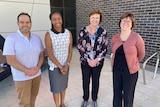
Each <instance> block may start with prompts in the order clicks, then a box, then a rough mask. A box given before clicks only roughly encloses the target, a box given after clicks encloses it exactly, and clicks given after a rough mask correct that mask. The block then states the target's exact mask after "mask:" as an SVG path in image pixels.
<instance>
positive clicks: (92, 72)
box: [78, 9, 108, 107]
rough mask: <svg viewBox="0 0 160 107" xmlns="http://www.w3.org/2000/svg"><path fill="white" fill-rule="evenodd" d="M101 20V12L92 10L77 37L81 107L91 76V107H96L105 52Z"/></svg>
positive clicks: (86, 100)
mask: <svg viewBox="0 0 160 107" xmlns="http://www.w3.org/2000/svg"><path fill="white" fill-rule="evenodd" d="M101 21H102V12H101V11H100V10H97V9H95V10H93V11H92V12H91V13H90V14H89V22H90V24H89V25H88V26H86V27H84V28H82V29H81V31H80V34H79V38H78V50H79V53H80V61H81V69H82V79H83V100H84V101H83V102H82V105H81V107H86V106H87V103H88V99H89V84H90V77H92V100H93V103H92V105H93V107H97V106H98V105H97V94H98V89H99V77H100V72H101V69H102V67H103V62H104V58H105V55H106V53H107V45H108V40H107V32H106V30H105V29H103V28H102V27H100V26H99V23H100V22H101Z"/></svg>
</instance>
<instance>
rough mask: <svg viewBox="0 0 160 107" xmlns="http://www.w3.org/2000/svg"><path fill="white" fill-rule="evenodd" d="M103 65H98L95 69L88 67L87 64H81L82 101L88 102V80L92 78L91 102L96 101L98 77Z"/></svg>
mask: <svg viewBox="0 0 160 107" xmlns="http://www.w3.org/2000/svg"><path fill="white" fill-rule="evenodd" d="M102 67H103V64H100V65H98V66H96V67H90V66H89V65H88V64H87V65H83V64H81V69H82V79H83V99H84V101H88V99H89V93H90V92H89V84H90V78H92V100H93V101H96V100H97V94H98V90H99V77H100V73H101V69H102Z"/></svg>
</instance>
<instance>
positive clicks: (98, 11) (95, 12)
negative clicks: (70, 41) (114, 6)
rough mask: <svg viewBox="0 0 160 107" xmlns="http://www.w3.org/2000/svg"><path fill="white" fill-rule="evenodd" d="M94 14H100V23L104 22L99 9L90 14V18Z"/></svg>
mask: <svg viewBox="0 0 160 107" xmlns="http://www.w3.org/2000/svg"><path fill="white" fill-rule="evenodd" d="M93 14H99V15H100V22H102V11H101V10H99V9H94V10H92V11H91V12H90V13H89V17H90V16H91V15H93Z"/></svg>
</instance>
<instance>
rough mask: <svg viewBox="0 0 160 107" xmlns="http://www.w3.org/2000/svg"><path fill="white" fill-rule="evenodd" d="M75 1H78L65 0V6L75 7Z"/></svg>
mask: <svg viewBox="0 0 160 107" xmlns="http://www.w3.org/2000/svg"><path fill="white" fill-rule="evenodd" d="M75 1H76V0H64V6H65V7H73V8H74V7H75Z"/></svg>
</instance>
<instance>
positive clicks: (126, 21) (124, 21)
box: [121, 20, 131, 24]
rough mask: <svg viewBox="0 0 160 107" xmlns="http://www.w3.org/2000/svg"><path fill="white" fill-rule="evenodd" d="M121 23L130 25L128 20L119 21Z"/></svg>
mask: <svg viewBox="0 0 160 107" xmlns="http://www.w3.org/2000/svg"><path fill="white" fill-rule="evenodd" d="M121 23H127V24H128V23H131V21H129V20H121Z"/></svg>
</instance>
